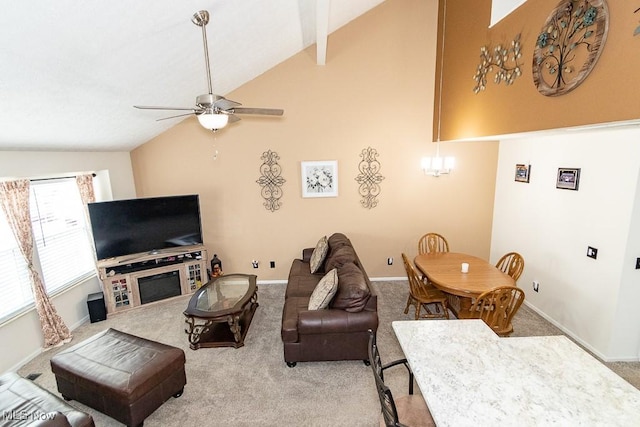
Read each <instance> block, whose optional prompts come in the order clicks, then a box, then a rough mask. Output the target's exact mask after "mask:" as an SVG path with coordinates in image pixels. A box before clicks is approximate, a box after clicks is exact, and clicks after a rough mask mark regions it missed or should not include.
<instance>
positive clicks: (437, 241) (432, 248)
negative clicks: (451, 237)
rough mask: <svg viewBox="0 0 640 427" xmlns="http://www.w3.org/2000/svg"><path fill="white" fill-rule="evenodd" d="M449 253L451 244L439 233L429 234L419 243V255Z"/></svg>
mask: <svg viewBox="0 0 640 427" xmlns="http://www.w3.org/2000/svg"><path fill="white" fill-rule="evenodd" d="M432 252H449V242H447V239H445V238H444V237H443V236H441V235H440V234H438V233H427V234H425V235H424V236H422V237H421V238H420V240H419V241H418V253H419V254H420V255H422V254H428V253H432Z"/></svg>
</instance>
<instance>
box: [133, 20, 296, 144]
mask: <svg viewBox="0 0 640 427" xmlns="http://www.w3.org/2000/svg"><path fill="white" fill-rule="evenodd" d="M191 22H193V23H194V24H196V25H197V26H199V27H201V28H202V42H203V44H204V59H205V65H206V67H207V83H209V93H206V94H204V95H199V96H197V97H196V105H195V107H156V106H145V105H134V107H135V108H139V109H142V110H174V111H189V113H184V114H178V115H175V116H170V117H164V118H161V119H157V120H158V121H159V120H167V119H173V118H176V117H184V116H189V115H192V114H195V115H196V117H197V118H198V121H199V122H200V124H201V125H202V126H203V127H205V128H207V129H209V130H211V131H213V132H216V131H217V130H219V129H222V128H224V127H225V126H226V125H227V124H228V123H233V122H237V121H238V120H240V117H238V116H237V115H236V114H257V115H267V116H282V115H283V114H284V110H281V109H278V108H248V107H241V105H242V104H240V103H239V102H235V101H231V100H230V99H226V98H225V97H224V96H221V95H216V94H214V93H213V90H212V88H211V70H210V65H209V49H208V47H207V31H206V25H207V24H208V23H209V12H207V11H206V10H201V11H199V12H196V13H194V14H193V17H192V18H191Z"/></svg>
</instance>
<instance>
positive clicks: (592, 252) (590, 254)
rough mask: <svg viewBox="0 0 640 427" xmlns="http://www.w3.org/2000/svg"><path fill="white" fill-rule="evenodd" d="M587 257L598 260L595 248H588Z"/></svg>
mask: <svg viewBox="0 0 640 427" xmlns="http://www.w3.org/2000/svg"><path fill="white" fill-rule="evenodd" d="M587 256H588V257H589V258H593V259H596V258H598V250H597V249H596V248H592V247H591V246H589V247H588V248H587Z"/></svg>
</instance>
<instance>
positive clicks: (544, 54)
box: [532, 0, 609, 96]
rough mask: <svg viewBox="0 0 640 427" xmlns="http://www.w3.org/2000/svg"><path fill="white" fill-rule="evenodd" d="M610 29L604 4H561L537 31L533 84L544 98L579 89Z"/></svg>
mask: <svg viewBox="0 0 640 427" xmlns="http://www.w3.org/2000/svg"><path fill="white" fill-rule="evenodd" d="M608 29H609V9H608V6H607V2H606V0H562V1H561V2H560V3H559V4H558V6H556V8H555V9H554V10H553V11H551V14H550V15H549V17H548V18H547V21H546V22H545V24H544V26H543V27H542V29H541V30H540V33H539V35H538V40H537V42H536V48H535V50H534V52H533V70H532V71H533V82H534V84H535V85H536V87H537V88H538V92H540V93H541V94H543V95H545V96H558V95H563V94H565V93H567V92H569V91H571V90H573V89H575V88H576V87H578V86H579V85H580V84H581V83H582V82H583V81H584V80H585V79H586V78H587V76H588V75H589V73H590V72H591V70H592V69H593V67H594V66H595V65H596V62H597V61H598V58H599V57H600V54H601V53H602V49H603V47H604V42H605V41H606V39H607V31H608Z"/></svg>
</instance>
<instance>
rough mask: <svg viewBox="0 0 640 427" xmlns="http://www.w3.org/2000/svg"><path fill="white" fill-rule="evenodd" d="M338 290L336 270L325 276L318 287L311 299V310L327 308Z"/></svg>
mask: <svg viewBox="0 0 640 427" xmlns="http://www.w3.org/2000/svg"><path fill="white" fill-rule="evenodd" d="M337 290H338V270H336V269H335V268H334V269H333V270H331V271H330V272H328V273H327V274H325V275H324V277H323V278H322V279H320V281H319V282H318V284H317V285H316V288H315V289H314V290H313V293H312V294H311V298H310V299H309V307H308V309H309V310H322V309H324V308H327V306H328V305H329V303H330V302H331V299H333V296H334V295H335V294H336V291H337Z"/></svg>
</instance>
